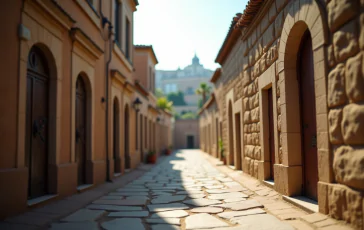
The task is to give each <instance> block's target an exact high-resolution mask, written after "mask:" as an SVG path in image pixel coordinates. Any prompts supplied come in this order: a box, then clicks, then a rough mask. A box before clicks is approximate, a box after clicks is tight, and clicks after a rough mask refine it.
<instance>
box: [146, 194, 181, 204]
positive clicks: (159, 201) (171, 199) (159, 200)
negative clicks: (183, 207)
mask: <svg viewBox="0 0 364 230" xmlns="http://www.w3.org/2000/svg"><path fill="white" fill-rule="evenodd" d="M184 199H186V196H184V195H179V196H159V197H157V198H155V199H153V200H152V201H151V203H152V204H167V203H172V202H176V201H182V200H184Z"/></svg>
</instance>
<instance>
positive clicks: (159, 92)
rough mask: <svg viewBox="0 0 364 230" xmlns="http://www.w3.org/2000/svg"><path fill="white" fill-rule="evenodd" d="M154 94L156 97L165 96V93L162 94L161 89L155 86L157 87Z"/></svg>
mask: <svg viewBox="0 0 364 230" xmlns="http://www.w3.org/2000/svg"><path fill="white" fill-rule="evenodd" d="M155 96H156V97H157V98H161V97H165V95H164V93H163V91H162V90H161V89H160V88H157V89H156V90H155Z"/></svg>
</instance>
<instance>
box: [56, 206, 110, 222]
mask: <svg viewBox="0 0 364 230" xmlns="http://www.w3.org/2000/svg"><path fill="white" fill-rule="evenodd" d="M105 213H106V212H105V211H104V210H89V209H80V210H78V211H77V212H74V213H72V214H71V215H69V216H67V217H66V218H63V219H62V221H65V222H82V221H94V220H96V219H98V218H99V217H101V216H102V215H103V214H105Z"/></svg>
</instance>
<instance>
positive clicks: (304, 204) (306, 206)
mask: <svg viewBox="0 0 364 230" xmlns="http://www.w3.org/2000/svg"><path fill="white" fill-rule="evenodd" d="M282 197H283V200H285V201H287V202H289V203H291V204H293V205H295V206H297V207H299V208H302V209H303V210H305V211H306V212H309V213H315V212H318V211H319V208H318V204H317V201H314V200H311V199H309V198H307V197H305V196H294V197H289V196H284V195H283V196H282Z"/></svg>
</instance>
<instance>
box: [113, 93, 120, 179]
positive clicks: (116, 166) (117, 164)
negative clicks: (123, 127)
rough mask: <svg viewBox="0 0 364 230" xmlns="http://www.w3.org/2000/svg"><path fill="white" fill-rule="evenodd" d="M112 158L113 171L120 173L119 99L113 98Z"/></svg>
mask: <svg viewBox="0 0 364 230" xmlns="http://www.w3.org/2000/svg"><path fill="white" fill-rule="evenodd" d="M113 116H114V119H113V120H114V121H113V122H114V130H113V149H114V152H113V159H114V173H120V171H121V170H120V111H119V101H118V100H117V99H116V98H115V99H114V115H113Z"/></svg>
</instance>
